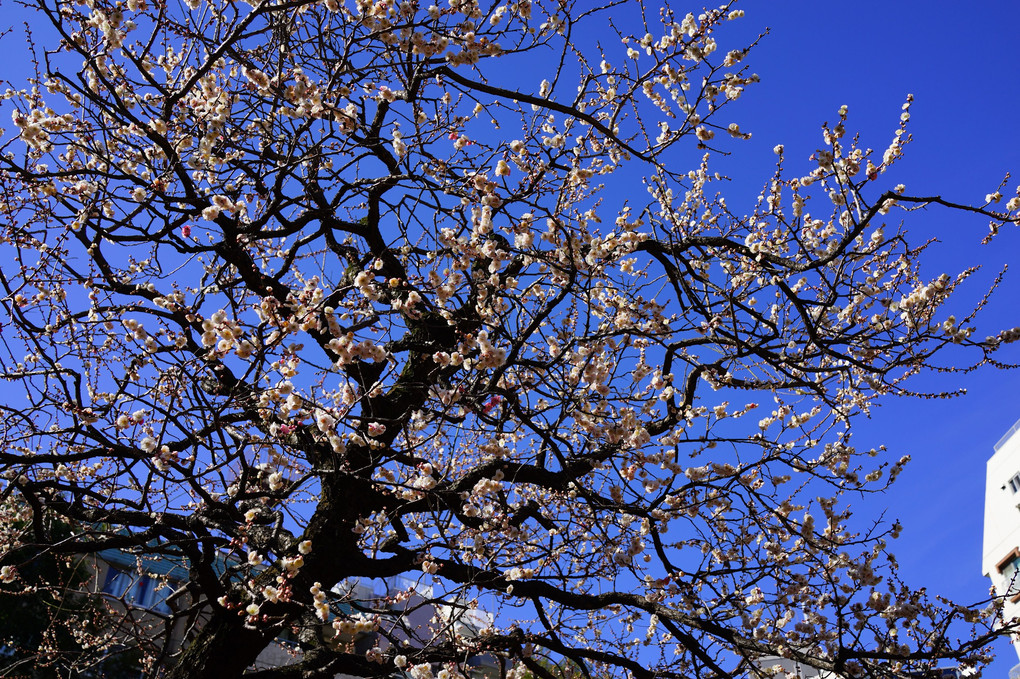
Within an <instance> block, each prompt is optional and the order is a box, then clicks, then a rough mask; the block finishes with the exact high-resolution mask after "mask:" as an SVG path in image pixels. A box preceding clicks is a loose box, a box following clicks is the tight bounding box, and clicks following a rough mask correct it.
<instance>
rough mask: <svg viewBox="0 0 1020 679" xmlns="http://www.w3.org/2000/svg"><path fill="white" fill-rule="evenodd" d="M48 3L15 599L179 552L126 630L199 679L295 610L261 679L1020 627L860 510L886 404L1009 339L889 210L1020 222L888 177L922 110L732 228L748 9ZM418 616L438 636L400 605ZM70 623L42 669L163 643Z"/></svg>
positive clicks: (717, 652) (625, 671) (34, 148)
mask: <svg viewBox="0 0 1020 679" xmlns="http://www.w3.org/2000/svg"><path fill="white" fill-rule="evenodd" d="M27 6H28V7H29V9H30V10H31V11H33V12H34V13H33V14H32V15H31V16H32V22H33V23H34V24H35V26H36V28H35V32H36V35H39V36H45V35H52V36H53V38H52V40H50V41H49V42H48V44H47V45H45V46H44V51H41V52H37V53H38V54H39V55H40V56H39V58H38V63H37V75H36V77H34V78H33V79H32V80H31V81H30V82H29V83H27V84H26V85H25V87H24V89H12V90H8V92H7V93H6V95H4V101H3V106H4V107H5V108H6V109H7V110H8V111H9V112H10V115H12V118H13V122H14V128H13V129H12V130H11V133H10V134H9V135H8V137H7V138H6V140H5V142H4V147H3V155H2V158H0V164H2V174H0V191H2V198H0V199H2V204H0V211H2V214H3V224H2V226H0V229H2V232H0V233H2V248H3V254H2V257H3V260H2V261H3V268H2V273H0V283H2V285H3V297H2V304H3V308H4V317H3V319H2V323H3V332H4V341H3V346H4V353H3V358H2V360H3V363H4V378H5V380H6V381H7V387H6V388H5V395H4V403H3V410H4V413H5V418H4V420H5V421H4V425H3V439H2V440H3V446H2V449H0V469H2V472H3V478H4V481H3V486H2V489H3V490H2V492H3V497H4V501H5V503H6V504H5V505H4V507H5V511H6V512H7V513H8V515H9V516H17V517H20V519H19V520H20V523H19V522H15V521H13V519H12V520H11V521H8V522H7V525H8V529H7V530H5V531H4V533H3V540H4V542H3V546H2V550H3V552H5V553H6V554H7V555H8V556H7V557H5V560H4V562H3V563H4V564H5V565H4V571H3V578H4V580H5V581H6V582H8V583H19V582H21V580H19V577H20V576H19V570H18V569H19V568H23V567H24V566H23V561H24V559H23V558H21V560H19V558H20V557H19V558H14V557H12V556H11V555H24V554H36V553H39V554H51V555H54V554H55V555H74V556H82V555H90V554H95V553H98V552H100V551H102V550H107V549H113V548H116V549H120V550H125V551H127V552H131V553H136V554H138V555H139V556H140V557H141V556H144V557H145V558H148V559H151V558H156V557H161V558H166V559H176V560H178V561H180V563H182V564H186V568H187V569H188V573H189V576H188V581H187V582H186V583H185V585H184V586H183V587H182V593H186V594H187V597H181V598H180V601H185V602H187V603H186V605H183V604H182V605H178V606H177V607H176V608H175V609H174V610H173V611H172V612H171V613H170V614H169V615H168V616H167V617H166V623H165V624H160V625H158V626H156V627H154V628H152V629H148V630H145V631H144V634H143V633H142V632H139V638H138V639H137V645H138V647H139V648H140V649H141V650H142V651H143V652H144V653H145V654H147V663H148V664H147V667H148V669H149V671H150V672H151V673H152V674H153V675H156V674H159V675H160V676H167V677H198V678H205V677H216V678H217V679H222V678H223V677H233V676H240V675H241V674H243V673H245V672H246V671H248V668H250V667H251V666H252V663H253V662H254V660H255V658H256V656H257V655H258V654H259V653H260V651H262V649H264V648H265V647H266V646H267V645H268V644H270V643H271V642H272V640H273V639H274V638H276V637H277V636H278V635H280V634H281V632H283V631H288V630H289V631H291V632H292V633H293V634H294V635H295V638H297V639H298V640H299V641H300V643H301V644H302V648H303V650H304V653H303V655H302V656H301V658H300V659H299V660H298V661H296V664H294V665H293V666H289V667H285V668H275V669H272V670H263V671H261V672H253V676H265V677H270V676H272V677H278V676H280V677H282V676H295V677H296V676H302V677H314V676H323V677H327V676H333V675H335V674H337V673H340V672H342V673H345V674H349V675H360V676H383V675H390V674H394V673H396V672H398V671H403V672H406V673H410V674H411V676H414V677H416V678H422V677H429V676H431V675H432V674H433V673H438V674H439V676H441V677H449V676H459V675H460V674H463V673H466V672H468V666H467V663H468V661H469V660H470V659H471V658H472V657H475V656H478V655H487V656H489V657H492V658H496V659H498V660H499V663H500V666H501V667H502V668H503V671H504V672H505V673H506V674H507V675H508V676H531V675H533V676H541V677H548V676H550V673H549V670H548V668H549V667H569V668H572V669H571V671H572V672H573V673H575V674H583V675H585V676H593V675H599V676H623V675H629V676H634V677H637V678H641V679H651V678H652V677H656V678H665V677H703V678H706V679H707V678H708V677H724V676H736V675H748V676H756V677H757V676H767V675H770V674H774V670H772V669H771V668H769V667H768V666H767V665H766V663H765V661H763V660H762V658H766V657H771V656H780V657H788V658H794V659H797V660H799V661H800V662H802V663H805V664H808V665H811V666H814V667H818V668H820V669H823V670H829V671H831V672H834V673H835V674H836V675H840V676H848V677H856V676H881V675H890V676H891V675H895V674H898V673H901V672H902V671H904V670H923V669H925V668H930V667H933V666H934V665H935V664H936V663H938V662H939V661H940V660H944V659H952V660H954V661H955V662H957V663H958V664H960V665H963V666H979V665H980V664H982V663H983V662H984V661H986V660H987V657H986V656H987V651H986V647H987V644H988V643H989V642H990V641H991V640H992V639H994V638H995V637H996V636H997V635H1000V634H1004V633H1007V632H1008V631H1009V628H1008V626H1007V627H1006V628H1003V629H999V630H996V629H993V621H994V607H992V608H981V607H977V608H967V607H964V606H958V605H956V604H951V605H950V604H941V603H939V602H938V601H932V600H930V599H929V598H928V597H927V596H926V594H925V593H924V592H918V591H914V590H912V589H910V588H909V587H908V586H907V585H905V584H904V583H902V582H901V581H900V580H899V579H898V577H897V576H896V571H895V563H894V562H893V561H892V560H891V558H890V557H889V556H888V546H887V541H888V539H889V538H890V537H891V536H895V534H896V533H897V532H898V530H899V526H898V525H897V524H895V523H894V524H892V525H878V526H869V525H865V526H863V527H855V526H854V524H853V521H852V519H851V514H850V511H849V509H848V508H847V506H846V503H845V502H844V500H843V498H844V496H845V495H846V494H862V493H870V492H874V491H877V490H881V489H882V488H884V487H885V485H886V484H887V483H888V482H890V481H891V480H892V479H893V478H895V476H896V474H897V473H898V471H899V470H900V468H901V467H902V464H903V461H902V460H890V459H886V456H885V454H884V453H882V452H881V451H875V450H868V451H864V450H857V449H856V448H855V447H854V445H853V442H852V440H851V430H852V428H851V424H852V422H853V421H854V418H855V417H856V416H858V415H860V414H862V413H866V412H867V410H868V408H869V405H870V404H871V403H872V402H874V400H875V399H878V398H880V397H883V396H885V395H894V394H896V393H899V392H901V391H902V389H903V387H902V380H904V379H905V378H907V377H910V376H911V375H914V374H916V373H918V372H920V371H923V370H924V369H925V368H926V367H928V366H930V365H932V363H933V358H934V357H935V356H937V355H941V354H942V352H943V350H945V349H946V348H947V347H951V346H957V347H958V348H959V349H960V350H961V351H969V352H971V353H970V354H969V356H970V359H969V360H970V363H968V364H967V365H977V364H981V363H985V362H993V361H992V355H993V353H994V352H995V351H996V349H997V348H999V346H1001V345H1002V344H1004V343H1006V342H1010V341H1013V340H1015V339H1017V337H1018V334H1020V333H1018V331H1017V330H1005V331H1002V332H1000V333H999V334H993V335H991V336H989V337H986V338H983V339H979V338H977V337H972V331H973V327H974V321H973V317H972V316H968V317H966V318H964V319H962V320H959V321H957V320H956V319H955V318H954V317H951V316H949V315H948V312H947V311H946V310H945V303H946V300H947V299H948V298H949V296H950V295H951V293H953V291H954V289H956V288H957V286H958V285H959V284H960V282H961V281H962V280H964V279H965V278H966V276H967V272H966V271H964V273H962V274H960V275H959V276H941V277H937V278H934V279H924V278H922V276H921V273H920V269H919V261H920V258H921V255H922V253H923V251H924V245H923V243H922V244H920V245H918V244H917V243H915V242H913V241H911V240H910V239H908V237H907V234H906V232H905V231H904V230H903V229H902V228H900V227H897V226H896V225H895V224H894V225H888V224H887V223H886V221H887V219H888V215H889V214H890V213H892V212H897V211H901V210H904V209H911V208H913V207H917V206H928V205H940V206H943V207H944V208H946V209H951V210H956V211H960V212H963V213H971V214H972V215H973V216H975V218H977V219H979V220H982V221H985V220H990V221H991V223H992V226H993V231H994V229H996V228H998V226H999V225H1001V224H1005V223H1010V222H1015V221H1016V220H1017V219H1018V214H1020V198H1011V199H1008V202H1003V203H1001V204H1000V203H999V201H1000V199H1001V198H1002V196H1001V193H1000V191H1001V190H1004V188H1005V187H1004V186H1001V187H999V189H997V190H995V192H994V193H993V194H991V195H990V196H989V201H988V202H987V203H985V204H982V205H973V206H970V205H964V204H957V203H953V202H950V201H949V200H948V199H943V198H941V197H937V196H915V195H910V194H907V193H906V192H905V191H904V189H903V188H902V187H897V186H891V185H889V183H888V182H887V181H886V175H885V172H886V170H887V169H888V168H889V167H890V166H891V165H892V164H894V163H895V162H896V161H897V159H898V158H899V157H900V155H901V153H902V151H903V146H904V144H905V143H906V141H907V135H906V133H905V130H906V125H907V121H908V119H909V104H910V102H909V101H908V102H907V104H906V105H905V107H904V112H903V116H902V118H901V123H900V131H899V133H898V134H897V135H896V137H895V138H894V140H893V142H892V143H891V145H889V146H888V148H886V149H885V150H884V151H877V152H873V151H871V150H869V149H867V148H866V147H865V146H863V145H861V144H860V143H859V142H858V140H857V139H856V138H855V137H852V135H848V133H847V113H846V110H845V109H844V110H841V111H840V112H839V117H838V121H837V123H836V124H835V125H833V126H826V127H825V128H824V130H823V132H824V147H823V149H822V150H820V151H818V152H817V153H815V154H814V155H813V156H812V157H811V159H810V163H809V165H808V166H806V167H803V168H802V169H801V171H799V172H797V173H791V172H789V171H788V170H785V169H783V165H784V163H785V161H784V160H783V153H784V152H783V149H782V148H779V147H777V153H778V154H779V156H780V164H779V169H778V170H777V172H776V174H775V176H774V177H772V178H771V180H770V181H768V182H767V183H766V189H765V191H764V192H763V193H762V195H761V196H760V199H759V200H758V201H757V203H756V204H755V206H754V208H753V209H752V210H750V211H748V212H747V213H746V214H741V213H740V212H739V211H737V210H734V209H731V208H730V207H729V205H728V203H727V201H726V199H725V197H724V196H723V195H722V193H721V189H720V188H719V187H721V186H722V184H721V183H720V182H719V181H717V180H718V176H717V175H716V174H715V172H714V170H713V169H712V158H713V154H714V153H715V152H716V151H717V150H720V149H726V150H728V151H732V152H733V153H739V151H740V144H741V141H742V140H743V139H744V138H746V137H748V136H749V135H748V134H747V132H745V131H743V130H741V129H740V127H739V126H738V125H736V124H734V123H730V122H728V121H727V120H726V118H725V117H724V116H725V115H726V111H727V110H729V107H730V106H731V105H732V104H733V103H734V102H736V100H738V99H739V98H740V96H741V93H742V92H743V91H744V89H745V88H747V87H750V86H752V85H754V84H755V83H756V82H757V77H756V76H755V75H754V74H753V73H752V72H750V71H749V70H747V68H746V67H745V66H744V60H745V57H747V55H748V49H749V48H748V46H747V45H737V46H730V47H723V46H722V45H721V42H720V43H717V37H718V39H719V40H720V41H725V39H726V33H727V31H726V24H727V23H728V22H730V21H735V20H739V19H740V18H741V16H742V12H741V10H739V9H737V7H736V6H735V5H733V4H732V3H726V4H724V5H723V6H722V7H719V8H715V9H707V10H704V11H701V12H700V13H698V12H695V13H688V11H687V9H686V8H684V9H682V10H678V9H674V8H672V7H670V6H668V5H665V6H663V7H661V8H660V7H653V6H647V7H646V6H642V5H640V4H639V3H637V2H627V3H606V4H605V6H598V5H596V4H595V3H587V2H578V1H574V0H541V1H538V0H534V1H532V0H516V1H515V2H492V3H483V2H479V1H476V0H450V1H449V3H444V4H443V6H441V7H440V6H431V7H430V6H426V4H424V3H420V2H418V1H417V0H405V1H404V2H395V1H393V0H378V1H368V0H322V1H320V0H253V1H252V2H248V3H246V2H236V1H234V0H222V1H221V0H212V1H207V0H185V2H184V3H176V2H166V1H164V0H153V1H151V2H150V0H126V2H120V1H118V2H112V1H111V0H81V2H66V1H65V0H31V1H30V2H28V3H27ZM638 10H640V11H638ZM40 40H47V38H45V37H43V38H40ZM30 46H31V47H32V48H33V50H34V49H35V44H34V43H32V45H30ZM34 53H35V52H34ZM692 151H693V152H694V153H695V156H694V160H693V162H692V160H691V156H690V155H689V154H690V153H691V152H692ZM981 216H983V218H984V219H982V217H981ZM978 306H980V303H979V305H978ZM953 356H954V359H953V360H954V361H957V360H959V356H960V354H957V353H954V354H953ZM964 367H966V366H964ZM15 525H16V526H18V528H17V529H15V528H13V526H15ZM53 525H61V526H70V527H71V531H70V534H69V535H68V534H62V535H59V536H58V535H55V534H52V533H51V532H50V530H49V528H48V527H49V526H53ZM394 576H402V577H403V578H404V579H405V580H404V581H405V582H414V583H416V584H415V585H408V586H406V587H405V588H404V590H403V591H398V592H397V593H395V594H391V596H390V599H389V600H388V601H386V602H383V603H380V604H378V605H375V604H372V605H369V604H368V603H366V602H363V601H362V602H359V601H356V600H354V599H353V598H352V596H351V595H350V594H349V591H350V590H349V588H344V587H342V586H338V585H342V584H343V583H345V582H349V581H351V580H353V579H357V578H390V577H394ZM415 597H417V598H415ZM479 598H481V600H482V601H484V605H485V607H487V608H490V609H491V612H492V613H493V615H494V618H493V622H492V624H491V625H489V626H488V627H485V628H484V629H482V630H480V631H478V632H477V633H472V634H467V633H464V632H463V629H465V628H464V626H463V625H459V624H458V618H459V617H461V616H462V615H463V614H464V612H465V611H467V610H469V609H470V608H472V607H473V606H477V605H478V603H477V602H478V601H479ZM412 600H414V601H416V602H418V603H416V604H415V605H416V606H425V605H433V606H434V607H435V610H444V611H447V614H445V615H437V616H435V617H434V619H433V620H432V622H431V623H429V624H417V625H414V626H412V625H411V624H410V623H409V622H407V620H410V618H408V617H396V618H394V617H393V616H392V615H387V610H385V609H386V607H387V606H388V607H390V608H392V607H393V606H398V605H402V603H403V604H406V603H407V602H409V601H412ZM986 603H987V602H986ZM384 604H385V605H384ZM182 624H183V625H184V626H186V627H188V630H187V635H186V640H185V643H184V644H183V647H181V648H177V647H175V646H173V645H172V644H171V643H170V637H171V631H172V630H174V629H179V628H180V626H181V625H182ZM961 629H962V630H963V632H960V630H961ZM358 630H362V631H365V630H370V631H372V633H373V634H374V635H375V637H374V638H375V639H377V640H378V645H377V646H374V647H373V648H371V649H369V650H368V651H367V652H365V651H364V649H361V648H360V647H359V648H356V645H355V644H354V643H353V641H352V639H353V638H354V637H353V636H352V633H353V632H354V631H358ZM79 642H80V647H79V648H78V653H77V654H74V653H70V652H67V653H63V652H62V653H59V654H57V653H55V652H53V651H54V650H53V649H47V648H45V647H43V648H41V649H40V654H39V661H40V662H51V663H57V662H59V663H63V665H61V666H62V667H64V668H65V669H66V670H67V671H69V672H70V671H85V670H87V669H88V667H89V663H91V662H93V661H95V660H96V659H97V658H101V657H102V654H103V653H104V652H105V650H106V649H107V648H109V647H110V646H111V645H113V644H116V645H118V647H123V646H124V645H125V644H127V645H130V644H131V643H134V642H132V639H131V638H130V637H125V636H124V635H123V634H122V635H120V636H118V637H116V638H114V637H109V636H108V637H102V636H101V635H100V636H93V637H89V638H88V639H79ZM574 669H576V672H574ZM529 673H530V674H529Z"/></svg>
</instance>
